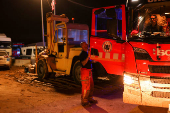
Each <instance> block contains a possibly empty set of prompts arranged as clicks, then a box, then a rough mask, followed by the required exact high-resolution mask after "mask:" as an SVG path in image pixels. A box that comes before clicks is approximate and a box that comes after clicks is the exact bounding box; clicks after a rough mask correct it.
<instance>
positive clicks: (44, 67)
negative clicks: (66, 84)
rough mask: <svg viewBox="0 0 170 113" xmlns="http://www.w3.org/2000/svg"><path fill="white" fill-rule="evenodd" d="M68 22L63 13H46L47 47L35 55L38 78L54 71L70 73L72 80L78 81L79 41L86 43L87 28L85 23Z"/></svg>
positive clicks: (63, 73)
mask: <svg viewBox="0 0 170 113" xmlns="http://www.w3.org/2000/svg"><path fill="white" fill-rule="evenodd" d="M68 22H69V19H68V18H67V17H66V16H65V15H53V14H48V15H47V49H45V50H44V52H42V53H40V54H39V55H38V56H37V74H38V77H39V79H43V78H46V77H48V76H49V74H50V73H56V75H72V76H73V78H74V80H75V81H76V82H77V83H80V68H81V64H80V60H79V54H80V52H81V47H80V43H81V42H82V41H86V42H87V43H88V37H89V35H88V34H89V28H88V26H87V25H85V24H75V23H74V24H73V23H68ZM54 23H57V24H54Z"/></svg>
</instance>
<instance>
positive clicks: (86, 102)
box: [81, 90, 91, 107]
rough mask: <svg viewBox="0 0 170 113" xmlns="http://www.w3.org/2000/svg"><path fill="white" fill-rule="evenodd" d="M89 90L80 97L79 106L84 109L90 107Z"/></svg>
mask: <svg viewBox="0 0 170 113" xmlns="http://www.w3.org/2000/svg"><path fill="white" fill-rule="evenodd" d="M89 92H90V91H89V90H87V92H84V93H83V94H82V96H81V105H82V106H84V107H89V106H91V104H90V102H89V100H88V97H89Z"/></svg>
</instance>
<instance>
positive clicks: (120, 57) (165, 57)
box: [90, 0, 170, 108]
mask: <svg viewBox="0 0 170 113" xmlns="http://www.w3.org/2000/svg"><path fill="white" fill-rule="evenodd" d="M169 6H170V1H168V0H164V1H161V0H159V1H155V0H135V1H133V0H128V1H127V4H124V5H114V6H109V7H102V8H95V9H93V11H92V31H91V32H92V34H91V35H92V36H91V38H90V48H91V53H92V54H91V58H92V59H94V60H97V61H99V62H100V64H101V65H102V66H103V68H104V69H105V70H106V72H107V73H108V74H113V75H122V76H124V92H123V101H124V102H125V103H131V104H140V105H148V106H157V107H167V108H168V107H169V104H170V99H169V98H170V97H169V95H170V90H169V89H170V80H169V77H170V71H169V69H170V59H169V56H170V35H169V33H170V30H169V27H170V26H169V25H170V20H169V19H170V8H169Z"/></svg>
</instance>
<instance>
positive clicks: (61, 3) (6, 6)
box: [0, 0, 126, 44]
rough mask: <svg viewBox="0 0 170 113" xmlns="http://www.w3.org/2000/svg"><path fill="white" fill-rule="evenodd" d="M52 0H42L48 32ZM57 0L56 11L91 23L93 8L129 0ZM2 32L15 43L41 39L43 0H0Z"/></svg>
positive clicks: (84, 22)
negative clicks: (46, 17)
mask: <svg viewBox="0 0 170 113" xmlns="http://www.w3.org/2000/svg"><path fill="white" fill-rule="evenodd" d="M51 1H52V0H43V10H44V11H43V12H44V28H45V34H46V19H45V15H46V13H47V12H51V11H52V10H51ZM71 1H74V2H77V3H80V4H83V5H85V6H89V8H87V7H83V6H82V5H78V4H74V3H72V2H69V1H68V0H56V14H59V15H60V14H66V16H67V17H68V18H69V19H70V22H72V20H71V18H72V17H74V18H75V23H81V24H87V25H88V26H89V27H90V26H91V12H92V8H91V7H94V8H97V7H103V6H110V5H116V4H121V3H124V2H125V1H126V0H71ZM0 33H5V34H6V35H7V36H8V37H11V38H12V41H13V42H24V43H25V44H29V43H35V42H41V41H42V34H41V0H0Z"/></svg>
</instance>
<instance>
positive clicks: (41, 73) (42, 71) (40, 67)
mask: <svg viewBox="0 0 170 113" xmlns="http://www.w3.org/2000/svg"><path fill="white" fill-rule="evenodd" d="M37 74H38V79H40V80H42V79H44V78H47V76H48V69H47V64H46V62H45V60H39V61H38V63H37Z"/></svg>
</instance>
